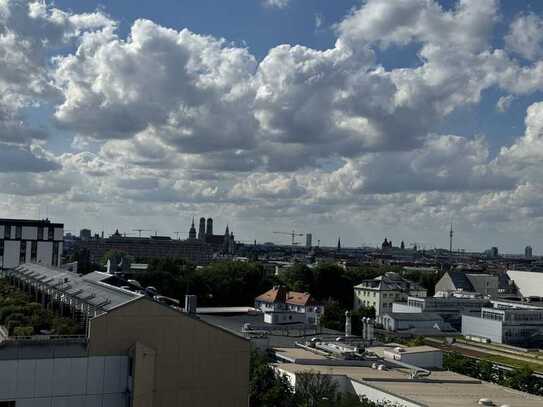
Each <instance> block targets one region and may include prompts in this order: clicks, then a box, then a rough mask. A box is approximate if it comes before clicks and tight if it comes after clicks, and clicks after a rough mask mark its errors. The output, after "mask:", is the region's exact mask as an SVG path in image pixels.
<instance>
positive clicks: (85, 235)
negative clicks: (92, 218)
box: [79, 229, 92, 240]
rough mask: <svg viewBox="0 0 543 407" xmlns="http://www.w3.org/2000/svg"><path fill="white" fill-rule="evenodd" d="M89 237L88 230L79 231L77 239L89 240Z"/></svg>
mask: <svg viewBox="0 0 543 407" xmlns="http://www.w3.org/2000/svg"><path fill="white" fill-rule="evenodd" d="M91 237H92V232H91V231H90V229H81V231H80V232H79V238H80V239H81V240H90V238H91Z"/></svg>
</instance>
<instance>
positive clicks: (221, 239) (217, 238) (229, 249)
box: [189, 218, 235, 254]
mask: <svg viewBox="0 0 543 407" xmlns="http://www.w3.org/2000/svg"><path fill="white" fill-rule="evenodd" d="M196 239H198V240H201V241H202V242H205V243H208V244H210V245H211V246H213V247H214V249H215V250H217V251H222V252H223V253H226V254H233V253H234V249H235V241H234V233H233V232H230V231H229V229H228V225H227V226H226V230H225V232H224V235H214V234H213V219H212V218H208V219H207V221H206V219H205V218H200V225H199V228H198V236H196V228H195V226H194V218H192V225H191V227H190V230H189V240H196Z"/></svg>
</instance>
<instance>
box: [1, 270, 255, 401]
mask: <svg viewBox="0 0 543 407" xmlns="http://www.w3.org/2000/svg"><path fill="white" fill-rule="evenodd" d="M5 277H6V278H8V279H9V280H10V281H11V282H12V283H13V284H15V285H17V286H18V287H19V288H21V289H22V290H25V291H27V292H28V293H29V294H30V295H32V296H35V300H36V302H38V303H41V304H42V306H44V307H45V308H47V309H55V310H61V311H60V312H62V313H63V314H64V315H65V316H69V315H72V316H73V317H75V318H76V319H78V320H79V321H81V323H82V326H83V327H84V328H85V330H86V332H87V334H86V335H83V336H80V337H69V338H63V337H39V338H9V339H7V340H5V341H4V342H3V343H2V346H1V347H0V381H1V380H3V378H6V380H8V378H9V380H10V384H9V386H2V385H0V405H2V402H4V401H5V402H13V405H17V406H19V405H32V406H33V407H40V406H51V405H55V406H56V405H62V406H74V407H75V406H78V407H79V406H84V407H98V406H100V407H105V406H107V407H126V406H133V407H175V406H180V407H181V406H183V407H186V406H191V407H199V406H201V407H215V406H225V407H230V406H232V407H238V406H239V407H245V406H247V405H248V400H249V358H250V343H249V341H248V340H247V339H245V338H243V337H241V336H238V335H235V334H234V333H231V332H229V331H225V330H223V329H222V328H218V327H216V326H213V325H211V324H209V323H206V322H204V321H202V320H200V319H199V318H198V317H197V316H195V315H190V314H186V313H184V312H182V310H180V309H179V308H174V307H169V306H166V305H163V304H160V303H158V302H155V301H153V299H151V298H149V297H147V296H144V295H141V294H138V293H136V292H133V291H130V290H128V289H126V287H124V288H119V287H117V286H115V285H113V283H114V279H115V277H112V276H110V275H108V274H105V273H98V272H94V273H91V274H88V275H86V276H78V275H77V274H74V273H70V272H66V271H64V270H59V269H53V268H48V267H44V266H40V265H36V264H24V265H21V266H19V267H17V268H15V269H11V270H7V271H5ZM44 350H48V351H47V352H45V351H44ZM15 351H16V352H15ZM16 366H22V367H17V368H16ZM36 366H39V367H40V368H39V369H36V368H35V367H36ZM56 366H59V368H56ZM106 367H107V368H106ZM15 368H16V370H17V371H19V370H20V371H26V372H27V373H26V374H24V375H13V374H12V373H10V372H13V369H15ZM66 372H70V373H69V374H67V373H66ZM108 372H109V373H108ZM108 375H110V376H111V377H112V378H111V379H108ZM2 383H4V382H3V381H2ZM38 388H39V389H41V390H40V391H39V392H37V391H36V389H38Z"/></svg>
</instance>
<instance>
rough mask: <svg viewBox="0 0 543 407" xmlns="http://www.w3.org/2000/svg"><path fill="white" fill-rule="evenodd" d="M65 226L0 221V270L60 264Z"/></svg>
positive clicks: (17, 220) (44, 222) (9, 220)
mask: <svg viewBox="0 0 543 407" xmlns="http://www.w3.org/2000/svg"><path fill="white" fill-rule="evenodd" d="M63 242H64V225H63V224H61V223H52V222H51V221H50V220H48V219H45V220H23V219H0V268H12V267H16V266H18V265H19V264H22V263H27V262H34V263H40V264H43V265H45V266H55V267H58V266H59V265H60V264H61V257H62V249H63Z"/></svg>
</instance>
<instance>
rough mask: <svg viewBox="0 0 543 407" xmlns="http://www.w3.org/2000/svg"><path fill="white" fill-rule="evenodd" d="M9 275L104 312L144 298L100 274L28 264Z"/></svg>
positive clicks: (15, 269) (12, 270) (108, 276)
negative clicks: (52, 288)
mask: <svg viewBox="0 0 543 407" xmlns="http://www.w3.org/2000/svg"><path fill="white" fill-rule="evenodd" d="M9 272H12V273H15V274H19V275H21V276H23V277H26V278H30V279H33V280H37V281H40V283H41V284H44V285H46V286H49V287H54V288H55V289H56V290H59V291H62V292H64V293H66V294H67V295H69V296H71V297H73V298H77V299H78V300H80V301H82V302H85V303H87V304H89V305H91V306H94V307H95V308H97V309H98V310H102V311H105V312H108V311H111V310H112V309H114V308H116V307H118V306H121V305H123V304H126V303H127V302H130V301H133V300H136V299H138V298H141V297H143V295H141V294H137V293H135V292H132V291H129V290H125V289H122V288H119V287H115V286H113V285H110V284H108V283H107V279H109V278H111V277H113V276H112V275H110V274H107V273H101V272H98V271H95V272H92V273H90V274H87V275H84V276H80V275H78V274H75V273H72V272H70V271H66V270H62V269H58V268H52V267H45V266H42V265H40V264H34V263H25V264H21V265H20V266H18V267H16V268H14V269H11V270H8V273H9Z"/></svg>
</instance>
